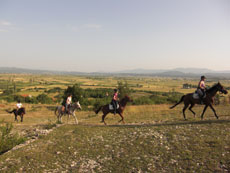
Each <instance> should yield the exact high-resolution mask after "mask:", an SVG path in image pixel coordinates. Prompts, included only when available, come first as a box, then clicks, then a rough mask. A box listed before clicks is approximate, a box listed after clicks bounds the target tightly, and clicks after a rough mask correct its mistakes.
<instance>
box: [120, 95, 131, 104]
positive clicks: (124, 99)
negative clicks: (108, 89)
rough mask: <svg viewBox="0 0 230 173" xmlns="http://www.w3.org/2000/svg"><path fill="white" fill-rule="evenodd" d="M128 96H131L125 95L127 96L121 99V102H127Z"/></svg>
mask: <svg viewBox="0 0 230 173" xmlns="http://www.w3.org/2000/svg"><path fill="white" fill-rule="evenodd" d="M128 97H129V96H127V95H125V96H124V97H123V98H122V99H121V101H120V103H121V104H125V103H127V101H126V100H127V98H128Z"/></svg>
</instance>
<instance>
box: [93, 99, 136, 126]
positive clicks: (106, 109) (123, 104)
mask: <svg viewBox="0 0 230 173" xmlns="http://www.w3.org/2000/svg"><path fill="white" fill-rule="evenodd" d="M132 101H133V100H132V99H130V97H129V96H125V97H124V98H123V99H121V101H120V102H119V103H118V104H119V108H118V109H117V113H118V114H119V115H120V117H121V120H120V121H118V122H121V121H122V122H123V123H125V122H124V117H123V112H124V110H125V107H126V105H127V103H128V102H132ZM100 110H101V111H102V112H103V115H102V121H101V122H102V123H104V124H105V125H106V122H105V117H106V115H107V114H108V113H114V110H110V109H109V104H107V105H104V106H101V107H100V108H99V109H98V110H96V111H95V113H96V114H98V112H100Z"/></svg>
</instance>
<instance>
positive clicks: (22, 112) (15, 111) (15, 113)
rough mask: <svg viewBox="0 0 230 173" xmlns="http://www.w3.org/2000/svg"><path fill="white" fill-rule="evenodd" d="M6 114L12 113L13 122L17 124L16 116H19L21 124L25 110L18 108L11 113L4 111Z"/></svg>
mask: <svg viewBox="0 0 230 173" xmlns="http://www.w3.org/2000/svg"><path fill="white" fill-rule="evenodd" d="M6 112H8V113H10V114H11V113H14V116H15V119H14V120H15V121H17V122H18V119H17V116H20V117H21V122H23V116H24V115H25V114H26V110H25V108H23V107H22V108H19V109H18V110H17V109H13V110H12V111H8V110H6Z"/></svg>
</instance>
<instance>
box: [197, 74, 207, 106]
mask: <svg viewBox="0 0 230 173" xmlns="http://www.w3.org/2000/svg"><path fill="white" fill-rule="evenodd" d="M205 79H206V77H205V76H201V79H200V82H199V84H198V87H197V91H198V94H199V97H200V103H201V104H203V98H204V96H205V90H206V86H205V82H204V81H205Z"/></svg>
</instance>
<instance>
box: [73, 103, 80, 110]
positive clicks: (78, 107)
mask: <svg viewBox="0 0 230 173" xmlns="http://www.w3.org/2000/svg"><path fill="white" fill-rule="evenodd" d="M74 105H75V107H76V108H77V109H80V110H81V109H82V108H81V105H80V102H79V101H77V102H75V103H74Z"/></svg>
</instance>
